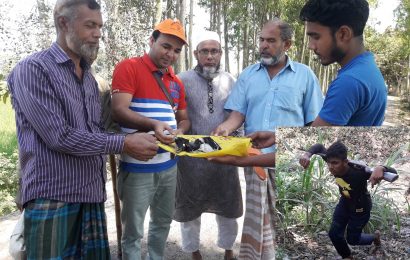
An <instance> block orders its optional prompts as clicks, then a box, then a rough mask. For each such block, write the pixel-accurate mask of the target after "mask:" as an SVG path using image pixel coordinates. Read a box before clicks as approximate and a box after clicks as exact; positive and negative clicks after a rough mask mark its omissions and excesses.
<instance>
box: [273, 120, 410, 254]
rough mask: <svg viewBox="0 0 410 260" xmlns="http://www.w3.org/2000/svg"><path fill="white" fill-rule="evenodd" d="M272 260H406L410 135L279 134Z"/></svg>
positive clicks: (366, 130)
mask: <svg viewBox="0 0 410 260" xmlns="http://www.w3.org/2000/svg"><path fill="white" fill-rule="evenodd" d="M276 140H277V153H276V171H275V173H276V177H275V182H276V183H275V185H276V213H277V216H276V243H277V253H276V255H277V258H278V259H409V257H410V217H409V216H410V195H409V194H410V128H408V127H378V128H375V127H332V128H329V127H328V128H316V127H305V128H280V129H278V130H277V132H276Z"/></svg>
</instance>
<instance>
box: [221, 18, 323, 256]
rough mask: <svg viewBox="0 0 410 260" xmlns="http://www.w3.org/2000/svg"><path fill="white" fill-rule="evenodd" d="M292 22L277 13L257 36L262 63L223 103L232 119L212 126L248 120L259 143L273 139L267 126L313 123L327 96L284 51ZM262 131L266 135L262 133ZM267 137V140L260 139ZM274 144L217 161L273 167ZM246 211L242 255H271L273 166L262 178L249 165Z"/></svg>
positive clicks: (226, 127) (228, 128)
mask: <svg viewBox="0 0 410 260" xmlns="http://www.w3.org/2000/svg"><path fill="white" fill-rule="evenodd" d="M292 34H293V32H292V29H291V27H290V25H289V24H287V23H285V22H283V21H281V20H279V19H276V20H273V21H269V22H267V23H266V24H265V25H264V26H263V28H262V31H261V33H260V36H259V52H260V56H261V58H260V63H257V64H254V65H251V66H249V67H248V68H246V69H245V70H244V71H243V72H242V73H241V75H240V76H239V78H238V81H237V82H236V84H235V87H234V89H233V90H232V93H231V95H230V96H229V98H228V101H227V103H226V104H225V109H227V110H229V111H231V114H230V115H229V117H228V119H227V120H226V121H225V122H223V123H222V124H220V125H219V126H218V127H217V128H216V129H215V131H214V133H215V134H217V135H228V134H230V133H231V132H232V131H234V130H236V129H237V128H238V127H239V126H240V125H242V123H245V133H246V134H254V136H252V135H251V137H252V138H254V140H255V141H257V142H258V146H263V144H262V143H264V142H267V143H273V141H274V136H273V134H269V133H268V132H259V133H258V134H259V136H256V135H255V133H257V132H258V131H274V130H275V128H276V127H285V126H305V125H309V124H310V123H311V122H312V121H313V120H314V119H315V117H316V116H317V114H318V112H319V110H320V108H321V106H322V102H323V96H322V93H321V90H320V88H319V85H318V80H317V78H316V76H315V75H314V73H313V72H312V70H311V69H310V68H308V67H307V66H305V65H303V64H300V63H297V62H293V61H291V60H290V58H289V57H288V56H287V55H286V51H287V50H288V49H289V48H290V46H291V44H292ZM261 134H263V135H261ZM262 141H263V142H262ZM273 151H274V149H273V147H271V148H269V149H266V150H264V153H263V154H261V155H257V156H250V157H234V156H227V157H222V158H214V159H213V161H216V162H221V163H226V164H233V165H238V166H251V165H259V166H266V167H269V166H270V167H273V166H274V161H275V155H274V153H273ZM245 179H246V187H247V188H246V189H247V191H246V192H247V194H246V212H245V220H244V227H243V233H242V241H241V249H240V255H239V257H240V258H241V259H242V258H243V259H273V258H274V255H275V252H274V223H273V222H274V221H273V214H274V191H273V186H274V171H273V170H268V172H267V179H266V180H260V179H259V178H258V177H257V175H256V174H254V173H253V168H249V167H248V168H245Z"/></svg>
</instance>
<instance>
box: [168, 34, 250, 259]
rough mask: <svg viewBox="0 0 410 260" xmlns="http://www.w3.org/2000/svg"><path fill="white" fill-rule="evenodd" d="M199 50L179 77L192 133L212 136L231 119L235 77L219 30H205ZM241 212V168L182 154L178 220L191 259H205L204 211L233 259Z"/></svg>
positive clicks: (183, 241)
mask: <svg viewBox="0 0 410 260" xmlns="http://www.w3.org/2000/svg"><path fill="white" fill-rule="evenodd" d="M194 55H195V58H196V60H197V61H198V64H197V66H196V67H195V68H194V69H193V70H189V71H187V72H183V73H181V74H179V75H178V76H179V77H180V78H181V80H182V82H183V83H184V85H185V86H186V100H187V104H188V107H187V110H188V114H189V119H190V122H191V129H190V131H189V134H193V135H209V134H210V133H211V132H212V130H213V129H214V128H215V127H216V126H218V125H219V124H220V123H222V122H223V121H224V120H225V119H226V116H227V112H225V111H224V108H223V106H224V104H225V101H226V99H227V97H228V95H229V93H230V92H231V88H232V86H233V84H234V82H235V79H234V78H233V76H232V75H231V74H229V73H227V72H225V71H223V70H222V69H221V67H220V61H221V56H222V50H221V44H220V40H219V36H218V34H217V33H215V32H209V31H206V32H202V33H201V34H200V37H199V39H198V40H197V44H196V49H195V51H194ZM242 211H243V210H242V196H241V187H240V184H239V178H238V171H237V168H236V167H233V166H227V165H223V166H220V165H216V164H214V163H212V162H208V161H206V160H198V159H195V158H189V157H181V158H180V160H179V162H178V181H177V193H176V208H175V213H174V219H175V220H176V221H179V222H181V233H182V249H183V250H184V251H185V252H190V253H192V259H202V257H201V253H200V251H199V242H200V239H199V234H200V229H201V214H202V213H204V212H208V213H214V214H215V215H216V216H215V217H216V223H217V224H218V231H219V233H218V242H217V244H218V246H219V247H220V248H222V249H224V250H225V259H233V252H232V247H233V244H234V242H235V239H236V236H237V232H238V223H237V220H236V218H238V217H240V216H241V215H242Z"/></svg>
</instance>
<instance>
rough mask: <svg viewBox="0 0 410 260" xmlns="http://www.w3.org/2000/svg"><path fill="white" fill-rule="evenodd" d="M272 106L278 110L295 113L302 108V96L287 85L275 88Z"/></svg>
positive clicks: (297, 90) (298, 91)
mask: <svg viewBox="0 0 410 260" xmlns="http://www.w3.org/2000/svg"><path fill="white" fill-rule="evenodd" d="M274 91H275V98H274V102H273V105H274V106H275V107H277V108H278V109H280V110H283V111H286V112H291V113H297V112H298V111H299V108H300V107H301V106H302V99H303V94H302V92H301V91H300V90H299V89H296V88H295V87H292V86H289V85H279V86H277V87H275V89H274Z"/></svg>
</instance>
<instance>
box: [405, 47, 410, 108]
mask: <svg viewBox="0 0 410 260" xmlns="http://www.w3.org/2000/svg"><path fill="white" fill-rule="evenodd" d="M408 58H409V64H408V65H409V66H408V68H407V81H406V90H407V102H409V103H410V54H409V57H408Z"/></svg>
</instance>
